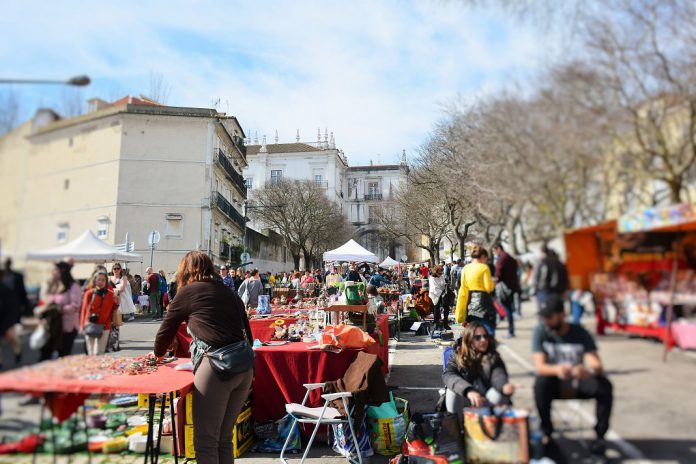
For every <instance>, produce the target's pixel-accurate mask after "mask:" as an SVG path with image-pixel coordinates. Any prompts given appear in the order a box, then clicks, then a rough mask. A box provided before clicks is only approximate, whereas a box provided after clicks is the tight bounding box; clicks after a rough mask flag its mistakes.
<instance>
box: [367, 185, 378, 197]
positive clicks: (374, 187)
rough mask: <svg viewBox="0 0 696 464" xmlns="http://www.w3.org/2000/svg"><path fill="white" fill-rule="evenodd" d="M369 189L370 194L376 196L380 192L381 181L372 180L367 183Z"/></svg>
mask: <svg viewBox="0 0 696 464" xmlns="http://www.w3.org/2000/svg"><path fill="white" fill-rule="evenodd" d="M367 190H368V193H369V195H370V196H375V195H377V194H378V193H379V182H370V183H368V184H367Z"/></svg>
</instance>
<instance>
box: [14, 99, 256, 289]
mask: <svg viewBox="0 0 696 464" xmlns="http://www.w3.org/2000/svg"><path fill="white" fill-rule="evenodd" d="M93 103H94V102H93V101H91V102H90V107H91V108H92V109H93V111H92V112H90V113H87V114H85V115H82V116H78V117H75V118H69V119H60V118H59V116H58V115H56V114H55V113H53V112H50V111H40V112H39V113H38V114H37V116H36V117H35V118H34V119H33V120H32V121H30V122H28V123H26V124H24V125H23V126H20V127H19V128H17V129H15V130H14V131H12V132H10V133H8V134H6V135H5V136H3V137H2V138H0V167H2V172H1V173H0V176H1V180H2V182H0V183H1V184H3V185H4V187H3V191H2V194H4V195H5V197H6V198H9V199H11V201H10V203H11V205H12V206H11V207H8V208H3V210H2V211H1V212H0V238H1V239H2V246H3V252H5V253H6V252H8V251H9V252H10V254H12V255H14V256H16V257H17V258H18V259H17V258H16V261H17V262H18V266H17V267H19V268H24V269H25V272H26V274H27V278H28V280H29V281H33V282H34V283H37V282H36V281H37V280H41V279H43V278H44V277H45V276H46V272H47V270H46V269H47V267H46V265H45V264H43V263H33V262H26V263H24V262H22V259H21V258H22V256H24V255H25V254H26V252H28V251H31V250H41V249H45V248H51V247H55V246H57V245H60V244H62V243H65V242H67V241H70V240H72V239H74V238H76V237H77V236H79V235H80V234H81V233H82V232H83V231H84V230H86V229H91V230H92V231H93V232H95V233H96V234H97V235H98V236H99V237H100V238H101V239H102V240H104V241H105V242H107V243H109V244H121V243H124V241H125V239H126V234H128V240H129V241H132V242H133V244H134V249H133V251H135V252H136V253H139V254H142V255H143V257H144V263H143V265H142V266H140V265H131V267H133V273H141V272H142V271H143V270H144V267H146V266H147V265H149V264H150V249H149V247H148V243H147V238H148V235H149V233H150V231H152V230H157V231H159V232H160V237H161V240H160V242H159V243H158V244H157V246H156V249H155V250H154V253H153V267H155V269H163V270H165V272H167V273H168V274H172V273H173V272H174V271H175V270H176V268H177V266H178V263H179V261H180V260H181V258H182V256H183V255H184V254H185V253H186V252H187V251H189V250H192V249H199V250H203V251H207V252H208V253H209V254H210V255H211V256H212V257H213V258H214V260H215V262H216V264H221V263H225V262H228V261H229V260H230V252H231V245H234V244H241V241H242V237H243V232H244V217H243V214H242V211H243V205H244V201H245V200H246V195H247V189H246V185H245V182H244V178H243V176H242V172H243V170H244V169H245V168H246V166H247V163H246V155H245V149H246V147H245V146H244V138H245V134H244V132H243V130H242V128H241V126H240V124H239V122H238V121H237V119H236V118H235V117H232V116H227V115H225V114H222V113H219V112H218V111H216V110H214V109H207V108H178V107H168V106H162V105H159V104H157V103H156V102H152V101H148V100H146V99H139V98H135V97H128V99H122V100H120V101H118V102H114V103H112V104H107V103H105V102H102V101H98V102H97V104H93ZM91 267H92V266H91V265H90V266H87V265H85V266H83V267H78V268H76V277H85V274H86V273H87V272H88V269H89V270H91Z"/></svg>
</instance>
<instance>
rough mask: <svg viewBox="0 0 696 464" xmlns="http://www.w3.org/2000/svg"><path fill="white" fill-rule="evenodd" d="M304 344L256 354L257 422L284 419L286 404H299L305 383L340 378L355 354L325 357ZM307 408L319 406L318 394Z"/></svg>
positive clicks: (346, 352) (268, 348)
mask: <svg viewBox="0 0 696 464" xmlns="http://www.w3.org/2000/svg"><path fill="white" fill-rule="evenodd" d="M308 346H311V345H310V344H307V343H302V342H296V343H289V344H287V345H283V346H272V347H271V346H263V347H260V348H257V349H256V350H254V351H255V352H256V364H255V365H256V373H255V378H254V384H253V389H254V398H253V402H252V412H253V415H254V419H256V420H257V421H259V422H267V421H271V420H278V419H280V418H281V417H283V416H284V415H285V405H286V404H287V403H293V402H294V403H300V402H302V398H304V395H305V392H306V389H305V388H304V387H303V386H302V384H305V383H319V382H326V381H330V380H337V379H340V378H341V377H343V374H345V372H346V370H347V369H348V366H349V365H350V363H352V362H353V360H354V359H355V357H356V356H357V355H358V352H359V350H344V351H342V352H341V353H328V352H326V351H320V350H309V349H307V347H308ZM308 404H309V406H320V405H322V404H323V402H322V401H321V396H320V393H319V391H315V392H314V393H313V394H312V395H310V397H309V401H308Z"/></svg>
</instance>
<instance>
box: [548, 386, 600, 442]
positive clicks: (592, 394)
mask: <svg viewBox="0 0 696 464" xmlns="http://www.w3.org/2000/svg"><path fill="white" fill-rule="evenodd" d="M576 397H577V398H578V399H591V398H594V399H596V400H597V425H595V432H597V438H604V434H606V433H607V430H609V418H610V417H611V407H612V403H613V400H614V394H613V387H612V385H611V382H609V379H607V378H606V377H600V376H593V377H589V378H587V379H583V380H580V382H579V384H578V389H577V396H576ZM559 398H561V380H560V379H559V378H558V377H548V376H539V377H537V378H536V380H535V381H534V399H535V400H536V405H537V409H538V410H539V419H540V420H541V431H542V432H543V433H544V434H545V435H551V433H552V432H553V423H552V422H551V401H552V400H555V399H559Z"/></svg>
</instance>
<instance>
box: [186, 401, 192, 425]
mask: <svg viewBox="0 0 696 464" xmlns="http://www.w3.org/2000/svg"><path fill="white" fill-rule="evenodd" d="M186 423H187V424H193V393H188V394H186Z"/></svg>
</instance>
